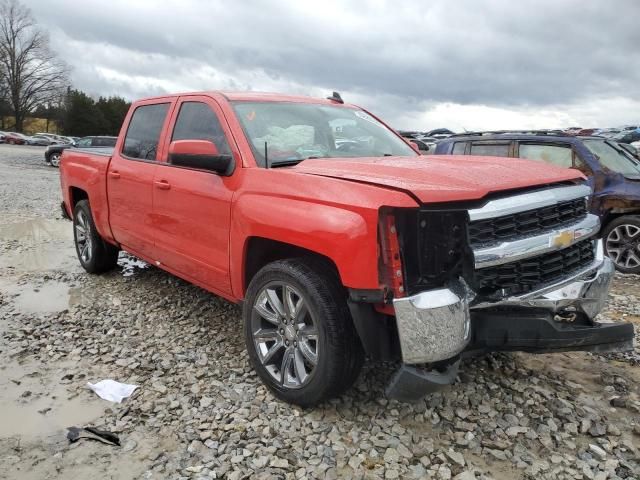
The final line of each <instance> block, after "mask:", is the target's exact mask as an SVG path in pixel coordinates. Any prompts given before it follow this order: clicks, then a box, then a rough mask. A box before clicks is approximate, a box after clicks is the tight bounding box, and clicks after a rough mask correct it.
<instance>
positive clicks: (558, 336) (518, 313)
mask: <svg viewBox="0 0 640 480" xmlns="http://www.w3.org/2000/svg"><path fill="white" fill-rule="evenodd" d="M597 242H598V246H597V253H596V257H595V260H594V262H593V263H592V265H590V266H589V267H588V268H586V269H584V270H582V271H580V272H577V273H576V274H575V275H573V276H572V277H570V278H567V279H564V280H563V281H562V282H559V283H556V284H553V285H549V286H546V287H545V288H543V289H540V290H537V291H535V292H531V293H527V294H525V295H521V296H514V297H508V298H505V299H502V300H499V301H492V302H475V303H474V300H476V299H475V293H474V292H473V291H472V290H470V289H469V288H468V287H467V286H466V284H465V283H464V282H463V281H462V280H460V281H459V282H455V284H454V285H451V286H449V287H448V288H442V289H438V290H430V291H426V292H421V293H419V294H417V295H413V296H411V297H405V298H399V299H395V300H394V308H395V313H396V323H397V327H398V336H399V340H400V347H401V351H402V360H403V362H404V363H405V364H409V365H415V364H423V363H434V362H442V361H447V360H451V359H453V358H455V357H457V356H458V355H460V354H461V353H462V352H463V351H465V350H476V349H480V348H484V349H485V350H486V349H488V350H526V351H556V350H599V351H602V350H608V351H611V350H616V351H621V350H628V349H631V348H633V326H632V325H630V324H611V325H603V324H598V323H596V322H593V319H594V318H595V316H596V315H597V314H598V313H599V312H600V311H601V310H602V309H603V308H604V305H605V303H606V300H607V294H608V291H609V284H610V282H611V279H612V277H613V273H614V268H613V265H612V263H611V261H610V260H609V259H608V258H605V256H604V253H603V249H602V242H601V241H600V240H598V241H597ZM498 340H500V341H498Z"/></svg>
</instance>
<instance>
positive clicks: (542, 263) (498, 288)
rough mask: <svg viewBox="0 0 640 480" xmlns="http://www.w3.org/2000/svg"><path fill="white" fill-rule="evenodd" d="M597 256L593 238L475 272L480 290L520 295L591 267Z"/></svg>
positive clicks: (484, 292)
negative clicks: (561, 248)
mask: <svg viewBox="0 0 640 480" xmlns="http://www.w3.org/2000/svg"><path fill="white" fill-rule="evenodd" d="M594 259H595V249H594V246H593V242H592V241H591V240H585V241H582V242H579V243H577V244H575V245H573V246H571V247H568V248H565V249H563V250H558V251H555V252H551V253H545V254H543V255H539V256H536V257H531V258H527V259H524V260H519V261H516V262H511V263H506V264H503V265H498V266H495V267H489V268H483V269H479V270H476V271H475V281H476V287H477V288H478V292H479V293H481V294H492V293H494V292H500V293H501V295H503V296H505V295H519V294H523V293H527V292H530V291H535V290H537V289H539V288H542V287H544V286H545V285H546V284H550V283H554V282H556V281H558V280H561V279H562V278H564V277H568V276H571V275H572V274H574V273H576V272H577V271H579V270H582V269H584V268H587V267H588V266H589V265H590V264H591V263H593V261H594Z"/></svg>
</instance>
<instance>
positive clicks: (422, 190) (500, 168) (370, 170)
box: [292, 155, 584, 203]
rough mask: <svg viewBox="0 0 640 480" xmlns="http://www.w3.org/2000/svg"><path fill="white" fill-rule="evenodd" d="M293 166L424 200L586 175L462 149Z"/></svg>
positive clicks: (469, 196)
mask: <svg viewBox="0 0 640 480" xmlns="http://www.w3.org/2000/svg"><path fill="white" fill-rule="evenodd" d="M292 170H294V171H296V172H299V173H303V174H307V175H320V176H323V177H332V178H340V179H344V180H350V181H354V182H362V183H368V184H372V185H380V186H382V187H388V188H393V189H395V190H402V191H405V192H407V193H409V194H411V195H413V196H414V197H416V198H418V199H419V200H420V201H421V202H423V203H430V202H450V201H461V200H478V199H481V198H483V197H484V196H486V195H487V194H489V193H491V192H497V191H501V190H512V189H517V188H525V187H531V186H537V185H546V184H550V183H555V182H563V181H567V180H576V179H582V178H584V177H583V176H582V174H581V173H580V172H578V171H576V170H569V169H566V168H560V167H556V166H553V165H549V164H547V163H544V162H536V161H531V160H521V159H518V158H500V157H475V156H474V157H471V156H460V155H423V156H419V157H373V158H339V159H338V158H326V159H309V160H305V161H304V162H302V163H299V164H298V165H297V166H295V167H294V168H292Z"/></svg>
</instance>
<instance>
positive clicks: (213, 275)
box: [153, 96, 239, 294]
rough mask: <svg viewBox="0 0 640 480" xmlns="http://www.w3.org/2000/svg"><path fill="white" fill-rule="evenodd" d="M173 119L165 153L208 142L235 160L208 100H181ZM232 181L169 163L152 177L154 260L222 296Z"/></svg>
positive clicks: (221, 122) (226, 132)
mask: <svg viewBox="0 0 640 480" xmlns="http://www.w3.org/2000/svg"><path fill="white" fill-rule="evenodd" d="M173 117H174V119H173V120H172V122H171V124H172V125H173V127H172V129H171V131H170V132H169V133H168V135H167V145H166V146H165V150H168V144H169V142H171V141H175V140H208V141H211V142H213V143H215V145H216V147H217V148H218V152H220V154H233V155H234V156H235V157H236V159H238V158H239V156H238V152H237V150H236V147H235V146H234V144H233V142H232V141H231V139H232V137H231V135H230V132H229V129H228V126H227V124H226V121H225V119H224V116H223V114H222V111H221V109H220V107H219V106H218V104H217V103H216V102H215V101H214V100H213V99H212V98H210V97H205V96H188V97H182V98H181V99H180V100H179V102H178V104H177V105H176V108H175V112H174V115H173ZM236 165H239V162H237V161H236ZM237 168H238V167H236V170H237ZM236 179H237V175H232V176H229V177H223V176H220V175H218V174H216V173H214V172H211V171H205V170H197V169H191V168H186V167H182V166H176V165H172V164H171V162H170V159H168V158H167V159H166V162H161V163H160V164H158V168H157V170H156V172H155V176H154V188H153V203H154V218H155V221H156V227H157V232H156V245H157V250H158V259H159V260H160V262H161V263H163V264H164V265H165V266H166V267H168V268H169V269H170V270H172V271H174V272H175V273H177V274H178V275H180V276H182V277H184V278H187V279H190V280H191V281H193V282H195V283H198V284H200V285H202V286H204V287H206V288H207V289H209V290H212V291H214V292H219V293H222V294H225V293H226V294H230V293H231V281H230V275H229V228H230V218H231V198H232V195H233V189H232V186H233V184H234V182H235V181H236Z"/></svg>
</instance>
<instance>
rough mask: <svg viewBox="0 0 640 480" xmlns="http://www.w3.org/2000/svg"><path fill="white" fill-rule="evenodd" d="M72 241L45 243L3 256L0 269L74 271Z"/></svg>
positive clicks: (76, 268) (74, 256) (74, 260)
mask: <svg viewBox="0 0 640 480" xmlns="http://www.w3.org/2000/svg"><path fill="white" fill-rule="evenodd" d="M72 242H73V240H69V244H68V245H65V244H63V243H61V242H57V243H45V244H42V245H36V246H35V247H33V248H29V249H28V250H27V249H25V250H24V251H20V252H11V253H8V254H3V255H2V256H1V257H0V267H2V268H6V267H14V268H16V269H19V270H20V271H23V272H25V271H26V272H34V271H46V270H68V271H69V270H70V271H75V270H78V269H79V268H80V267H79V266H78V259H77V257H76V251H75V249H74V247H73V243H72Z"/></svg>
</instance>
